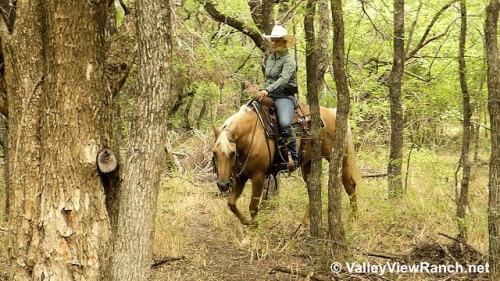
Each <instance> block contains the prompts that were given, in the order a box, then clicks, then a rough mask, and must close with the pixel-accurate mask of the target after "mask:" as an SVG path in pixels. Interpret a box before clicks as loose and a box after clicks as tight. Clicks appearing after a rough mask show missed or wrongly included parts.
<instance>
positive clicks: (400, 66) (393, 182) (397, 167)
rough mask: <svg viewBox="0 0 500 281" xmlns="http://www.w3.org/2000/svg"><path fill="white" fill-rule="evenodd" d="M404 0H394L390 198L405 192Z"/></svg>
mask: <svg viewBox="0 0 500 281" xmlns="http://www.w3.org/2000/svg"><path fill="white" fill-rule="evenodd" d="M404 5H405V2H404V0H394V38H393V40H394V57H393V63H392V69H391V74H390V78H389V98H390V100H391V148H390V152H389V165H388V167H387V176H388V181H389V198H394V197H398V196H401V195H402V194H403V180H402V175H401V173H402V162H403V133H404V117H403V116H404V115H403V99H402V97H401V87H402V84H403V71H404V56H405V50H404V41H405V40H404V36H405V33H404V31H405V11H404Z"/></svg>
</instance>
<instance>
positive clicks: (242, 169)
mask: <svg viewBox="0 0 500 281" xmlns="http://www.w3.org/2000/svg"><path fill="white" fill-rule="evenodd" d="M256 113H257V112H256ZM257 114H258V113H257ZM258 120H259V118H255V124H254V126H253V133H252V141H251V142H250V147H249V148H248V152H247V159H246V160H245V164H243V167H242V168H241V169H240V172H239V173H237V174H236V177H237V178H239V177H240V176H241V174H242V173H243V171H244V170H245V168H246V166H247V164H248V159H250V152H251V151H252V146H253V141H254V140H255V130H256V129H257V123H258V122H257V121H258ZM235 143H236V142H235ZM236 150H237V149H236ZM236 159H238V158H236ZM236 161H238V160H236ZM237 166H238V165H236V166H235V169H236V167H237Z"/></svg>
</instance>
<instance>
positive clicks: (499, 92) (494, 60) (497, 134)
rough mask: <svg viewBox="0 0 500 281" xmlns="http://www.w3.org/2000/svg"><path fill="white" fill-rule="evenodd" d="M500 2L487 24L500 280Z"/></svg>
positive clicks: (498, 273) (493, 218)
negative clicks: (499, 38) (499, 53)
mask: <svg viewBox="0 0 500 281" xmlns="http://www.w3.org/2000/svg"><path fill="white" fill-rule="evenodd" d="M499 8H500V3H499V1H498V0H491V1H490V5H489V6H488V7H487V9H486V23H485V28H484V33H485V39H486V62H487V65H488V71H487V74H488V109H489V112H490V122H491V157H490V177H489V184H488V187H489V193H490V194H489V202H488V233H489V265H490V275H489V280H492V281H493V280H500V68H499V65H500V59H499V56H498V36H497V27H498V12H499Z"/></svg>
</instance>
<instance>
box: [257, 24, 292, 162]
mask: <svg viewBox="0 0 500 281" xmlns="http://www.w3.org/2000/svg"><path fill="white" fill-rule="evenodd" d="M264 38H266V39H267V40H269V41H270V42H271V48H272V51H273V52H272V54H271V55H270V56H269V58H268V59H267V62H266V70H265V85H264V89H262V90H260V91H259V92H258V93H257V99H258V100H260V101H261V100H262V99H264V98H265V97H266V96H267V97H269V98H272V99H273V100H274V102H275V108H276V114H277V116H278V121H279V126H280V132H281V136H282V139H283V141H284V144H285V145H286V147H287V148H288V150H289V151H290V154H291V157H292V161H293V164H294V167H289V170H290V171H293V170H295V169H296V168H297V167H298V163H299V156H298V153H297V144H296V136H295V130H294V129H293V126H292V124H291V123H292V117H293V112H294V109H295V103H296V102H297V101H296V99H295V93H297V85H296V84H295V79H296V77H295V75H296V72H297V63H296V62H295V59H294V57H293V56H292V55H291V54H290V53H289V52H288V48H289V47H292V46H294V45H295V43H296V42H297V40H296V38H295V37H294V36H293V35H289V34H288V33H287V32H286V29H285V28H284V27H282V26H280V25H276V26H274V28H273V30H272V32H271V34H270V35H266V34H264ZM285 157H286V156H285ZM285 160H286V159H285Z"/></svg>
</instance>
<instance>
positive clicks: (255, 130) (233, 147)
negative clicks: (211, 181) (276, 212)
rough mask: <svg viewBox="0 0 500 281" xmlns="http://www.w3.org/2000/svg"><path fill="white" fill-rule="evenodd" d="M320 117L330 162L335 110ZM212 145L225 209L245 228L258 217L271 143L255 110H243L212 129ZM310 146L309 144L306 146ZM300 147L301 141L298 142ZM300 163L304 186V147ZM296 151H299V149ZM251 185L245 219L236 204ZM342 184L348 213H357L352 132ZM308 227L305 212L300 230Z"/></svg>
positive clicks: (357, 182) (308, 170)
mask: <svg viewBox="0 0 500 281" xmlns="http://www.w3.org/2000/svg"><path fill="white" fill-rule="evenodd" d="M320 115H321V118H322V119H323V122H324V125H325V126H324V127H323V129H322V132H321V141H322V147H321V153H322V155H323V157H324V158H326V159H327V160H330V154H331V152H332V145H333V141H334V133H335V119H336V110H335V109H328V108H325V107H320ZM213 129H214V133H215V138H216V141H215V144H214V147H213V150H212V152H213V161H214V168H215V172H216V174H217V186H218V187H219V190H220V191H221V192H227V191H229V190H230V188H231V192H230V195H229V198H228V202H227V203H228V206H229V208H230V209H231V211H232V212H233V213H234V214H235V215H236V216H237V217H238V219H239V220H240V221H241V223H243V224H244V225H249V224H250V223H251V221H252V220H253V219H255V217H256V216H257V213H258V211H259V203H260V198H261V195H262V190H263V186H264V179H265V177H266V174H267V173H268V171H269V168H270V165H272V163H273V160H274V156H275V149H276V148H275V144H274V142H275V141H274V139H272V138H267V136H266V134H265V131H264V127H263V125H262V124H261V123H260V120H259V117H258V115H257V112H256V111H255V109H254V108H253V107H251V106H248V105H247V106H243V107H242V108H241V109H240V111H239V112H238V113H236V114H234V115H233V116H231V117H229V118H228V119H227V120H226V121H225V122H224V124H223V125H222V127H221V128H220V129H217V128H216V127H215V126H214V127H213ZM307 143H309V142H307ZM297 144H298V145H300V141H299V140H297ZM302 150H304V151H305V154H304V155H303V158H302V159H303V161H302V166H301V169H302V177H303V179H304V181H305V182H306V183H307V178H308V177H309V175H310V173H311V161H310V160H311V149H310V146H309V145H306V147H305V149H302ZM298 151H301V149H300V147H299V149H298ZM248 180H251V182H252V197H251V199H250V205H249V210H250V215H251V219H249V218H248V217H247V216H244V215H243V214H242V213H241V212H240V210H239V209H238V207H237V206H236V200H237V199H238V197H240V195H241V193H242V192H243V188H244V186H245V183H246V182H247V181H248ZM342 183H343V184H344V188H345V190H346V192H347V194H349V198H350V203H351V209H352V211H353V213H354V214H355V213H356V211H357V203H356V187H357V186H359V185H360V183H361V176H360V173H359V170H358V168H357V166H356V156H355V152H354V145H353V142H352V136H351V131H350V130H348V134H347V143H346V146H345V156H344V160H343V167H342ZM308 224H309V208H308V210H307V211H306V214H305V216H304V219H303V221H302V226H306V225H308Z"/></svg>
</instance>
